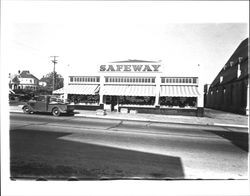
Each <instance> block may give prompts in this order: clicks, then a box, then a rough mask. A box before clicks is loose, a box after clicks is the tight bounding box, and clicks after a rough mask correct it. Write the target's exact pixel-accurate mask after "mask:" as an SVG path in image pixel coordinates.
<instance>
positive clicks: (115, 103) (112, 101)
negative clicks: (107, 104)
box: [111, 96, 117, 112]
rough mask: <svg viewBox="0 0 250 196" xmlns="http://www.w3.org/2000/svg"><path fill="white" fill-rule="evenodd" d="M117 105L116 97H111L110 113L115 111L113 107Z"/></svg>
mask: <svg viewBox="0 0 250 196" xmlns="http://www.w3.org/2000/svg"><path fill="white" fill-rule="evenodd" d="M116 105H117V96H112V97H111V112H113V111H115V106H116Z"/></svg>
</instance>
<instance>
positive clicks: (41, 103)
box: [34, 96, 46, 112]
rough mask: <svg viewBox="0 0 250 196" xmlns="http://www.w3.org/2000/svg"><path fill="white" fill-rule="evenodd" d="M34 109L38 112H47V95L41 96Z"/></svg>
mask: <svg viewBox="0 0 250 196" xmlns="http://www.w3.org/2000/svg"><path fill="white" fill-rule="evenodd" d="M34 110H35V111H38V112H46V100H45V96H39V97H38V98H37V101H36V103H35V105H34Z"/></svg>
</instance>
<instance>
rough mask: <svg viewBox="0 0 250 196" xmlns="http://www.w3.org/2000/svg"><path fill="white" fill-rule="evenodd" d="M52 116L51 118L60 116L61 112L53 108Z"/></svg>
mask: <svg viewBox="0 0 250 196" xmlns="http://www.w3.org/2000/svg"><path fill="white" fill-rule="evenodd" d="M52 114H53V116H60V114H61V112H60V110H59V109H58V108H54V109H53V110H52Z"/></svg>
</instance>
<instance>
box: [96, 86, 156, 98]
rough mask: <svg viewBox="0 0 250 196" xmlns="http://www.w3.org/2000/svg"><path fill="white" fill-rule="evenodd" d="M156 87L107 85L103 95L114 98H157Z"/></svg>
mask: <svg viewBox="0 0 250 196" xmlns="http://www.w3.org/2000/svg"><path fill="white" fill-rule="evenodd" d="M155 88H156V87H155V86H147V85H145V86H142V85H105V86H104V87H103V89H101V90H102V93H103V95H113V96H155V93H156V91H155Z"/></svg>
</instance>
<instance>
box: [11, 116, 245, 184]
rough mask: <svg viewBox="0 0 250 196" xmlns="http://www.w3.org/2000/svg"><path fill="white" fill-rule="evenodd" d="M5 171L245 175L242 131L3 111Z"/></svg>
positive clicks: (110, 175)
mask: <svg viewBox="0 0 250 196" xmlns="http://www.w3.org/2000/svg"><path fill="white" fill-rule="evenodd" d="M10 152H11V157H10V158H11V175H12V177H15V178H18V177H31V178H37V177H39V176H43V177H45V178H69V177H72V176H75V177H77V178H81V179H106V178H108V179H110V178H112V179H117V178H118V179H120V178H132V179H134V178H135V179H137V178H139V179H141V178H143V179H197V178H199V179H247V178H248V171H247V164H248V162H247V160H248V132H247V130H246V129H240V128H225V127H215V126H197V125H180V124H163V123H147V122H136V121H121V120H107V119H93V118H83V117H74V116H62V117H53V116H50V115H37V114H36V115H26V114H20V113H11V114H10Z"/></svg>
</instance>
